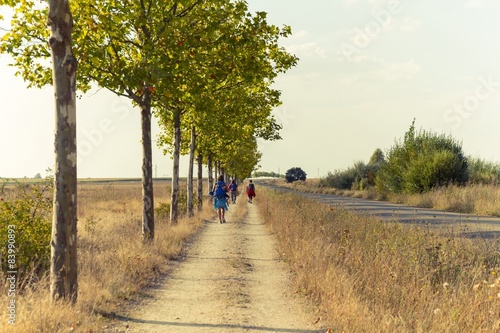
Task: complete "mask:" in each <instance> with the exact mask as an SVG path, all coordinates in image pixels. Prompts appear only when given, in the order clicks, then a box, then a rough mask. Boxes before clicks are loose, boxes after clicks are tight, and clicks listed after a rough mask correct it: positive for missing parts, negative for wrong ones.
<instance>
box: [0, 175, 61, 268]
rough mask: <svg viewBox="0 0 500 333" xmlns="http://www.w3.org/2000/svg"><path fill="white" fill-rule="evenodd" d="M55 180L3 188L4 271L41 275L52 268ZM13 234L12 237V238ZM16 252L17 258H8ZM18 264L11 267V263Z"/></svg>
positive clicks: (0, 222)
mask: <svg viewBox="0 0 500 333" xmlns="http://www.w3.org/2000/svg"><path fill="white" fill-rule="evenodd" d="M52 190H53V182H52V179H47V180H45V181H43V182H40V183H33V184H22V183H17V185H16V186H15V187H13V186H9V187H8V188H7V187H6V186H3V187H2V188H1V189H0V234H1V235H3V236H2V237H1V238H0V256H1V258H2V260H1V262H2V271H3V272H6V271H17V272H18V275H19V276H25V277H26V276H30V275H31V274H32V273H35V275H39V276H41V275H42V274H43V273H45V272H46V271H47V270H48V268H49V266H50V235H51V221H52V195H51V194H52ZM9 235H10V236H9ZM9 244H12V245H11V246H10V249H13V250H14V251H15V252H14V255H15V258H13V257H10V259H13V260H12V261H9V260H8V259H9V257H8V256H7V255H8V254H9V253H8V251H9ZM12 263H13V264H14V266H15V267H14V268H13V267H9V264H12Z"/></svg>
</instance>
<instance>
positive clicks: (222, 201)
mask: <svg viewBox="0 0 500 333" xmlns="http://www.w3.org/2000/svg"><path fill="white" fill-rule="evenodd" d="M227 190H228V187H227V186H226V183H225V182H224V177H223V176H219V178H218V179H217V183H216V184H215V185H214V188H213V190H212V193H213V195H214V208H215V210H216V211H217V215H218V217H219V223H226V218H225V217H224V213H225V212H226V210H228V209H229V208H228V207H227V199H228V198H229V195H227Z"/></svg>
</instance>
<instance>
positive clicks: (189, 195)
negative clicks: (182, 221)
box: [187, 126, 196, 217]
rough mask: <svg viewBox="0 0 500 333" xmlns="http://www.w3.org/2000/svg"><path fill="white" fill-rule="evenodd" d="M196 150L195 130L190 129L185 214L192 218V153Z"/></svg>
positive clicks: (193, 128)
mask: <svg viewBox="0 0 500 333" xmlns="http://www.w3.org/2000/svg"><path fill="white" fill-rule="evenodd" d="M195 149H196V128H195V127H194V126H193V127H192V128H191V144H190V145H189V169H188V180H187V213H188V216H189V217H192V216H194V203H193V192H194V191H193V188H194V186H193V178H194V151H195Z"/></svg>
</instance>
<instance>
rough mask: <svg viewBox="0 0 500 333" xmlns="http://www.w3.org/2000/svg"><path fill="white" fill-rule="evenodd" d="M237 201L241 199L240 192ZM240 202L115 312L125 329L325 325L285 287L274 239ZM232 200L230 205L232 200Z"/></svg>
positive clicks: (305, 330) (303, 329)
mask: <svg viewBox="0 0 500 333" xmlns="http://www.w3.org/2000/svg"><path fill="white" fill-rule="evenodd" d="M240 200H243V199H240ZM255 205H256V204H248V215H247V217H246V218H245V220H244V221H240V222H234V221H232V220H231V217H232V216H231V209H230V211H229V212H228V214H227V215H226V219H227V221H228V223H226V224H219V223H218V222H216V221H215V220H214V221H212V222H210V223H207V225H206V227H205V229H204V230H203V231H202V233H201V234H200V235H199V237H198V238H197V240H196V241H195V242H194V243H193V244H192V246H191V247H190V249H189V250H188V255H187V258H186V259H185V260H183V261H182V262H180V263H179V264H178V265H177V267H176V268H175V269H174V270H173V271H172V273H171V275H170V277H169V278H168V279H167V280H165V282H164V283H163V284H162V285H161V286H160V287H159V288H155V289H154V290H151V292H150V294H151V299H150V300H148V301H145V302H144V303H143V304H141V306H138V307H137V308H136V310H135V311H133V312H132V313H130V314H129V315H127V316H126V317H122V322H121V324H120V326H121V328H122V329H123V328H126V329H125V330H126V331H127V332H148V333H151V332H176V333H182V332H190V333H193V332H196V333H197V332H218V333H224V332H290V333H315V332H325V331H326V329H324V328H321V327H320V325H321V322H319V323H318V324H315V323H314V322H315V321H316V319H317V317H315V316H314V314H313V313H310V312H308V310H307V306H306V304H305V303H304V302H303V301H302V300H301V299H300V298H299V297H297V295H295V294H294V292H293V290H292V289H291V287H290V274H289V272H288V271H287V268H286V265H285V264H284V263H283V262H282V261H280V260H279V257H278V254H277V252H276V243H275V240H274V238H273V236H272V235H271V234H270V232H269V230H268V228H267V226H266V225H264V224H263V223H262V221H261V219H260V218H259V214H258V210H257V207H256V206H255ZM232 207H234V206H232Z"/></svg>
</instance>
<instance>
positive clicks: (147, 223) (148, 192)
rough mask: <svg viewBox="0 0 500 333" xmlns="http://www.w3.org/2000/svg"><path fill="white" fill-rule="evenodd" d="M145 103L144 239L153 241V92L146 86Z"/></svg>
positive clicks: (142, 125) (143, 118)
mask: <svg viewBox="0 0 500 333" xmlns="http://www.w3.org/2000/svg"><path fill="white" fill-rule="evenodd" d="M145 88H146V89H145V92H144V105H142V107H141V127H142V241H143V243H148V242H152V241H153V240H154V237H155V221H154V197H153V154H152V147H151V93H150V92H149V86H146V87H145Z"/></svg>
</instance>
